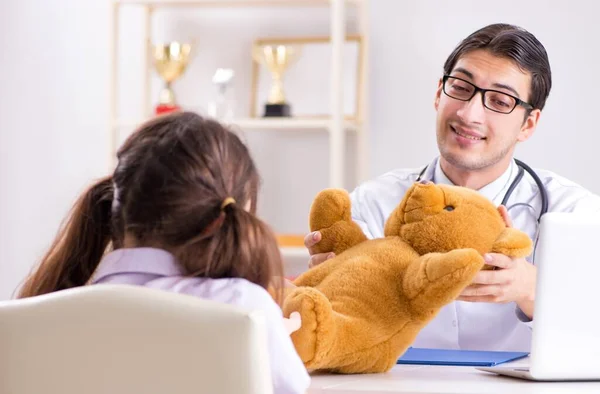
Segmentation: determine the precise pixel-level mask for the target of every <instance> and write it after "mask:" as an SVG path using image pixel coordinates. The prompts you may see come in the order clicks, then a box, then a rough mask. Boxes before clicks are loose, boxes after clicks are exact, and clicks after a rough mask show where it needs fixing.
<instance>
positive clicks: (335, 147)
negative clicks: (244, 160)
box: [109, 0, 369, 271]
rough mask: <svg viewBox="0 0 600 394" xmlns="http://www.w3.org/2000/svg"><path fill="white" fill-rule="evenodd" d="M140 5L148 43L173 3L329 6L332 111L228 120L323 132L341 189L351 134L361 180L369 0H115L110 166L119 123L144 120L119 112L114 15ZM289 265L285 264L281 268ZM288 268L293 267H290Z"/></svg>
mask: <svg viewBox="0 0 600 394" xmlns="http://www.w3.org/2000/svg"><path fill="white" fill-rule="evenodd" d="M128 6H135V7H141V8H142V9H143V11H144V12H143V14H144V36H143V40H144V42H150V39H151V30H152V29H151V28H152V26H151V25H152V14H153V12H155V11H157V10H158V9H162V8H174V7H178V8H181V7H194V8H201V7H204V8H207V7H211V8H232V7H236V8H239V7H263V8H269V7H270V8H276V7H320V8H329V9H330V41H331V51H332V53H331V70H330V77H331V78H330V85H329V96H330V99H329V100H330V109H331V114H330V116H328V117H326V118H296V117H292V118H248V119H234V120H233V121H231V122H229V123H230V124H231V125H232V126H234V127H238V128H241V129H243V130H248V131H250V130H255V131H256V132H260V131H261V130H271V131H282V132H288V131H294V132H322V133H328V136H329V185H328V186H329V187H344V179H345V172H346V171H345V170H346V157H345V149H346V135H347V134H348V133H352V134H353V135H355V137H356V144H357V146H356V157H354V158H353V163H354V165H355V166H356V168H355V174H356V180H355V181H356V183H359V182H360V181H362V180H365V179H366V177H367V176H368V169H367V163H368V150H369V149H368V143H367V142H368V141H367V130H366V127H365V125H366V124H367V106H366V101H367V97H368V92H367V86H368V83H367V76H368V62H367V59H368V44H369V40H368V26H367V23H368V22H367V20H368V18H367V12H368V0H212V1H211V0H114V1H113V18H112V19H113V20H112V40H111V42H112V45H111V46H112V48H111V51H112V61H111V87H110V88H111V89H110V133H109V136H110V137H109V154H110V163H111V167H112V166H114V165H115V164H116V163H115V161H114V160H115V156H116V150H117V148H118V146H117V144H118V143H119V130H120V129H122V128H123V127H127V128H133V127H135V126H137V125H138V124H139V123H141V122H142V121H143V119H123V118H119V115H118V113H117V112H118V111H117V108H118V97H117V92H118V87H117V83H118V72H119V70H118V63H119V62H118V58H117V56H118V45H119V34H120V32H119V17H120V12H121V9H122V8H123V7H128ZM347 7H356V9H357V18H358V28H359V32H358V34H359V36H360V37H361V46H362V48H361V50H362V56H361V64H360V65H359V69H360V73H361V75H360V78H359V81H360V86H359V87H358V89H359V92H358V94H359V95H360V97H361V98H362V100H360V101H359V108H358V114H359V116H358V117H357V118H356V120H352V121H349V120H346V119H345V117H344V108H343V97H344V86H343V79H342V77H343V75H342V73H343V64H344V63H343V62H344V59H343V46H344V42H345V39H346V35H347V31H346V8H347ZM145 47H146V51H149V48H148V45H145ZM149 59H150V54H149V53H148V52H147V53H146V56H145V58H144V61H143V65H142V67H143V68H144V74H143V75H144V83H143V86H142V89H143V91H142V92H141V93H142V97H143V99H144V101H145V102H144V108H145V109H146V111H147V117H146V118H149V117H150V116H152V113H153V112H152V111H153V102H152V101H153V100H152V97H151V96H150V84H151V75H152V72H153V70H152V67H151V64H149ZM282 251H283V253H284V255H285V256H286V258H287V257H289V258H290V259H292V260H293V259H296V260H298V261H302V264H303V265H304V266H303V269H304V268H305V265H306V261H307V258H308V253H307V252H306V250H305V249H304V248H302V247H283V248H282ZM286 268H289V267H286ZM292 271H296V270H294V269H292Z"/></svg>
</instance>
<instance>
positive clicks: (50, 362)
mask: <svg viewBox="0 0 600 394" xmlns="http://www.w3.org/2000/svg"><path fill="white" fill-rule="evenodd" d="M272 391H273V386H272V381H271V374H270V367H269V359H268V352H267V342H266V327H265V320H264V316H263V314H262V312H258V311H257V312H248V311H244V310H241V309H238V308H235V307H233V306H230V305H226V304H221V303H217V302H214V301H207V300H202V299H199V298H196V297H192V296H187V295H181V294H176V293H169V292H166V291H160V290H153V289H148V288H144V287H141V286H128V285H93V286H85V287H80V288H75V289H69V290H64V291H60V292H56V293H52V294H47V295H43V296H39V297H32V298H29V299H22V300H10V301H2V302H0V393H3V394H83V393H86V394H125V393H127V394H154V393H156V394H159V393H160V394H187V393H194V394H197V393H211V394H212V393H219V394H222V393H223V394H227V393H232V394H234V393H235V394H256V393H260V394H265V393H272Z"/></svg>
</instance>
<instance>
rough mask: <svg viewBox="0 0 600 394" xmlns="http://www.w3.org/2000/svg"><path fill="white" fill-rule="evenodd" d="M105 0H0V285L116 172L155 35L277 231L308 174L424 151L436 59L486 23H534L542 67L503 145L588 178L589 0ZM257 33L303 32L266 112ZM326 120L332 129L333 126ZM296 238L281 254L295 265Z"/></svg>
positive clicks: (275, 36) (420, 161)
mask: <svg viewBox="0 0 600 394" xmlns="http://www.w3.org/2000/svg"><path fill="white" fill-rule="evenodd" d="M165 1H166V2H168V1H167V0H165ZM118 3H119V4H120V5H119V6H116V5H114V3H113V2H111V1H109V0H3V1H1V2H0V48H2V50H1V55H0V299H7V298H10V297H11V295H12V294H13V292H14V290H15V288H16V287H17V286H18V284H19V283H20V282H21V281H22V279H23V278H24V276H25V275H26V274H27V273H28V272H29V270H30V269H31V267H32V266H33V265H35V264H36V263H37V262H38V261H39V259H40V257H41V256H42V254H43V252H44V251H45V250H46V249H47V248H48V247H49V245H50V243H51V242H52V240H53V237H54V235H55V234H56V231H57V230H58V228H59V226H60V224H61V220H62V219H63V218H64V217H65V215H66V214H67V213H68V211H69V208H70V207H71V205H72V204H73V202H74V201H75V199H76V197H77V196H78V195H79V193H81V192H82V191H83V190H84V189H85V188H86V186H88V185H89V184H90V183H91V182H93V181H94V180H95V179H97V178H98V177H101V176H103V175H105V174H107V173H109V172H110V171H112V168H113V167H112V166H113V165H114V162H113V158H112V156H111V155H112V152H113V150H114V149H115V147H116V146H118V144H119V143H120V142H121V141H122V140H123V138H125V137H126V136H127V135H128V133H130V132H131V131H132V130H134V129H135V127H136V126H137V125H138V124H139V123H140V122H142V121H144V120H145V119H147V118H148V117H150V116H152V114H153V112H152V111H154V110H155V107H156V105H157V103H158V100H159V96H160V90H161V88H162V87H164V76H163V77H161V75H160V74H159V73H158V72H157V68H156V67H155V65H154V63H153V57H152V56H147V55H148V54H150V55H152V53H153V51H152V49H151V48H152V45H157V44H158V43H169V42H180V43H186V44H189V45H190V48H191V51H190V56H189V59H188V63H187V67H185V69H184V70H183V72H182V73H181V75H179V77H178V78H177V79H176V80H175V81H174V82H173V83H172V90H173V92H174V93H175V95H176V99H177V103H178V104H179V105H180V106H181V107H182V108H185V109H190V110H194V111H197V112H199V113H201V114H207V115H208V114H212V113H213V112H211V111H213V110H214V108H215V105H214V104H215V103H220V104H219V105H218V106H217V108H220V109H223V108H224V109H225V111H223V112H220V111H218V113H217V115H218V116H222V117H223V121H225V122H227V123H228V124H231V125H232V127H233V128H234V129H235V130H236V131H238V132H239V133H240V134H241V135H242V136H243V138H244V140H245V141H246V142H247V144H248V145H249V147H250V149H251V150H252V153H253V155H254V157H255V160H256V162H257V164H258V167H259V171H260V172H261V174H262V177H263V185H262V190H261V195H260V201H259V215H260V216H261V217H262V218H263V219H265V220H266V221H267V222H268V223H269V224H270V225H271V226H272V227H273V228H274V229H275V231H276V232H277V233H278V234H280V235H282V236H283V235H291V236H292V239H297V238H298V237H301V236H302V235H303V234H304V233H305V232H307V231H308V228H307V226H308V219H307V218H308V212H309V209H310V203H311V201H312V198H313V197H314V196H315V194H316V193H317V192H318V191H319V190H321V189H323V188H326V187H329V186H332V185H334V186H342V187H345V188H347V189H349V190H351V189H352V188H354V187H355V186H356V185H357V184H359V183H360V182H361V181H363V180H366V179H368V178H372V177H375V176H377V175H380V174H382V173H384V172H386V171H388V170H391V169H394V168H397V167H419V166H423V165H425V164H427V163H429V162H430V161H431V159H432V158H433V157H434V156H435V155H436V154H437V147H436V143H435V123H434V122H435V112H434V108H433V98H434V93H435V89H436V86H437V82H438V79H439V78H440V77H441V75H442V65H443V63H444V61H445V59H446V57H447V56H448V55H449V54H450V52H451V51H452V49H453V48H454V47H455V46H456V45H457V44H458V43H459V41H460V40H462V39H463V38H464V37H466V36H467V35H468V34H470V33H471V32H473V31H474V30H476V29H478V28H480V27H483V26H484V25H487V24H489V23H496V22H504V23H511V24H516V25H520V26H522V27H524V28H526V29H527V30H529V31H531V32H532V33H533V34H535V35H536V36H537V37H538V39H539V40H540V41H541V42H542V43H543V44H544V46H545V47H546V50H547V51H548V54H549V57H550V62H551V66H552V73H553V87H552V92H551V94H550V98H549V100H548V102H547V106H546V108H545V110H544V112H543V115H542V119H541V122H540V124H539V127H538V130H537V133H536V134H535V135H534V136H533V137H532V138H531V139H530V140H529V141H528V142H527V143H525V144H523V145H522V146H520V147H519V148H518V150H517V157H518V158H520V159H522V160H524V161H526V162H527V163H528V164H530V165H531V166H534V167H539V168H548V169H551V170H553V171H555V172H557V173H559V174H561V175H563V176H566V177H568V178H570V179H572V180H574V181H576V182H578V183H581V184H582V185H584V186H586V187H587V188H589V189H591V190H592V191H594V192H596V193H600V177H598V176H597V174H596V172H595V168H596V165H595V164H593V163H594V162H595V158H596V154H597V146H598V142H599V141H600V137H598V136H597V134H598V133H597V132H598V126H597V120H596V118H595V115H596V114H597V112H596V111H597V105H598V93H597V91H598V87H597V78H596V77H597V75H598V69H599V68H600V44H599V41H600V27H599V26H598V24H597V23H596V22H597V21H596V19H597V15H599V11H600V5H598V4H599V3H598V2H596V1H594V0H572V1H569V2H566V1H558V0H532V1H527V2H524V1H516V0H505V1H503V2H482V1H475V0H464V1H462V2H460V3H456V2H447V1H444V0H419V1H414V2H412V1H411V2H406V1H397V0H363V1H355V2H349V3H352V4H346V7H344V9H343V10H342V8H341V7H337V8H336V6H335V3H336V2H335V1H333V2H332V4H333V5H331V4H330V2H328V1H316V0H305V1H286V0H278V1H269V2H265V1H262V2H261V1H255V2H252V1H248V4H247V5H244V4H241V5H240V4H238V3H243V1H237V2H232V1H226V0H223V1H220V0H214V1H210V2H206V3H207V4H204V6H202V7H188V6H186V7H162V6H159V5H156V6H155V7H154V8H152V12H149V11H148V10H149V8H148V7H146V6H140V5H136V4H130V3H135V2H134V1H129V2H128V1H127V0H124V1H121V2H118ZM172 3H177V2H176V1H172ZM234 3H236V4H235V5H234ZM300 3H303V4H300ZM355 3H357V4H355ZM256 4H258V5H260V6H257V7H255V6H253V5H256ZM207 5H208V6H207ZM336 10H337V11H336ZM340 10H342V11H343V12H342V13H341V14H339V15H338V14H335V12H339V11H340ZM115 15H118V19H115ZM336 15H337V16H336ZM338 17H339V18H340V19H336V18H338ZM339 20H342V21H343V24H342V27H343V29H344V31H345V32H346V33H347V34H348V35H351V36H353V37H355V38H356V37H357V40H356V41H352V40H349V41H347V42H344V43H342V47H341V49H339V52H337V53H338V54H341V56H342V57H337V58H336V57H335V56H334V55H333V54H334V53H336V49H335V48H333V47H332V44H331V42H330V41H328V37H329V35H330V33H331V31H332V24H333V25H334V27H335V26H338V27H339ZM336 21H338V22H336ZM336 23H338V25H336ZM265 40H267V41H268V40H273V41H277V40H283V41H284V42H288V41H286V40H289V43H291V44H290V45H296V46H297V47H301V48H302V50H301V51H299V53H298V54H297V58H296V59H295V60H293V61H291V62H290V65H289V68H288V69H287V70H286V71H285V72H284V90H285V92H286V99H287V102H288V103H289V105H290V107H291V111H292V117H290V118H284V119H277V118H276V119H272V118H271V119H263V118H262V114H263V112H264V105H265V103H266V100H267V98H268V93H269V89H270V87H271V86H272V81H271V75H272V74H271V72H270V71H269V68H268V67H267V66H266V65H265V64H259V63H257V62H256V61H255V60H256V59H255V58H254V57H253V55H252V51H253V49H252V48H254V47H256V45H257V43H264V42H267V41H265ZM114 43H116V46H115V45H113V44H114ZM113 49H114V50H113ZM336 59H337V60H336ZM340 59H342V61H340ZM219 68H222V69H225V70H230V71H231V72H232V73H233V74H232V75H233V76H232V77H230V78H229V79H228V83H227V89H226V94H225V95H224V96H223V97H224V100H225V104H223V102H220V101H219V100H220V97H221V96H219V94H218V92H219V89H218V86H217V85H215V83H214V80H213V77H214V76H215V73H216V71H217V70H218V69H219ZM113 70H116V74H115V73H113ZM334 81H337V84H336V82H334ZM113 87H114V89H113ZM335 87H338V88H340V90H339V92H332V89H334V88H335ZM336 100H337V101H336ZM223 105H224V106H223ZM342 118H343V119H346V121H345V125H341V124H339V123H336V121H335V120H336V119H337V120H341V119H342ZM335 125H338V126H340V127H338V128H337V129H341V130H343V133H344V134H343V135H344V136H345V137H346V138H344V139H343V141H342V140H338V139H336V138H333V139H332V138H331V135H332V131H331V130H332V128H335ZM336 135H337V134H336ZM332 141H333V144H336V145H334V146H333V148H332V145H331V143H332ZM340 152H342V153H343V155H340ZM332 154H333V155H335V158H336V159H339V160H338V161H335V160H332V159H331V157H332V156H331V155H332ZM342 156H343V157H342ZM342 159H343V160H342ZM332 163H335V164H333V165H334V166H337V167H336V168H334V169H333V170H332V168H331V165H332ZM294 237H296V238H294ZM292 244H293V242H292V243H291V244H290V245H291V246H292V247H290V248H288V249H285V252H286V253H287V254H286V253H284V255H285V256H287V258H289V259H293V258H295V259H297V260H299V261H301V262H303V264H305V262H306V256H305V254H303V252H302V250H300V249H298V248H294V247H293V245H292Z"/></svg>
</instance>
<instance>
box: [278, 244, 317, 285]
mask: <svg viewBox="0 0 600 394" xmlns="http://www.w3.org/2000/svg"><path fill="white" fill-rule="evenodd" d="M279 250H281V257H282V259H283V271H284V274H285V276H286V277H288V278H294V277H296V276H298V275H300V274H302V273H303V272H305V271H306V270H308V259H309V258H310V255H309V254H308V250H306V248H305V247H298V246H284V247H281V248H279Z"/></svg>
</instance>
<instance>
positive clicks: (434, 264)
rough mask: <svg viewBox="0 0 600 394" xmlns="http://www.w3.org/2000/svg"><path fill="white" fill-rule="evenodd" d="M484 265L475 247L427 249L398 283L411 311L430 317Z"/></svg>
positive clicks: (471, 279)
mask: <svg viewBox="0 0 600 394" xmlns="http://www.w3.org/2000/svg"><path fill="white" fill-rule="evenodd" d="M483 266H484V260H483V257H482V256H481V255H480V254H479V253H478V252H477V251H476V250H475V249H456V250H452V251H449V252H446V253H428V254H426V255H424V256H421V257H419V258H418V259H417V260H415V261H413V262H412V263H411V264H410V265H409V266H408V268H407V270H406V273H405V275H404V278H403V281H402V286H403V290H404V294H405V295H406V297H407V298H408V300H409V302H410V306H411V309H412V312H413V313H414V314H415V315H417V316H421V317H422V318H426V319H428V318H432V317H433V316H434V315H435V314H437V312H438V311H439V309H440V308H441V307H443V306H444V305H446V304H448V303H450V302H452V301H453V300H454V299H456V297H458V295H459V294H460V293H461V292H462V291H463V289H464V288H465V287H467V286H468V285H469V284H470V283H471V282H472V281H473V278H474V277H475V275H476V274H477V272H479V271H480V270H481V268H482V267H483Z"/></svg>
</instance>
